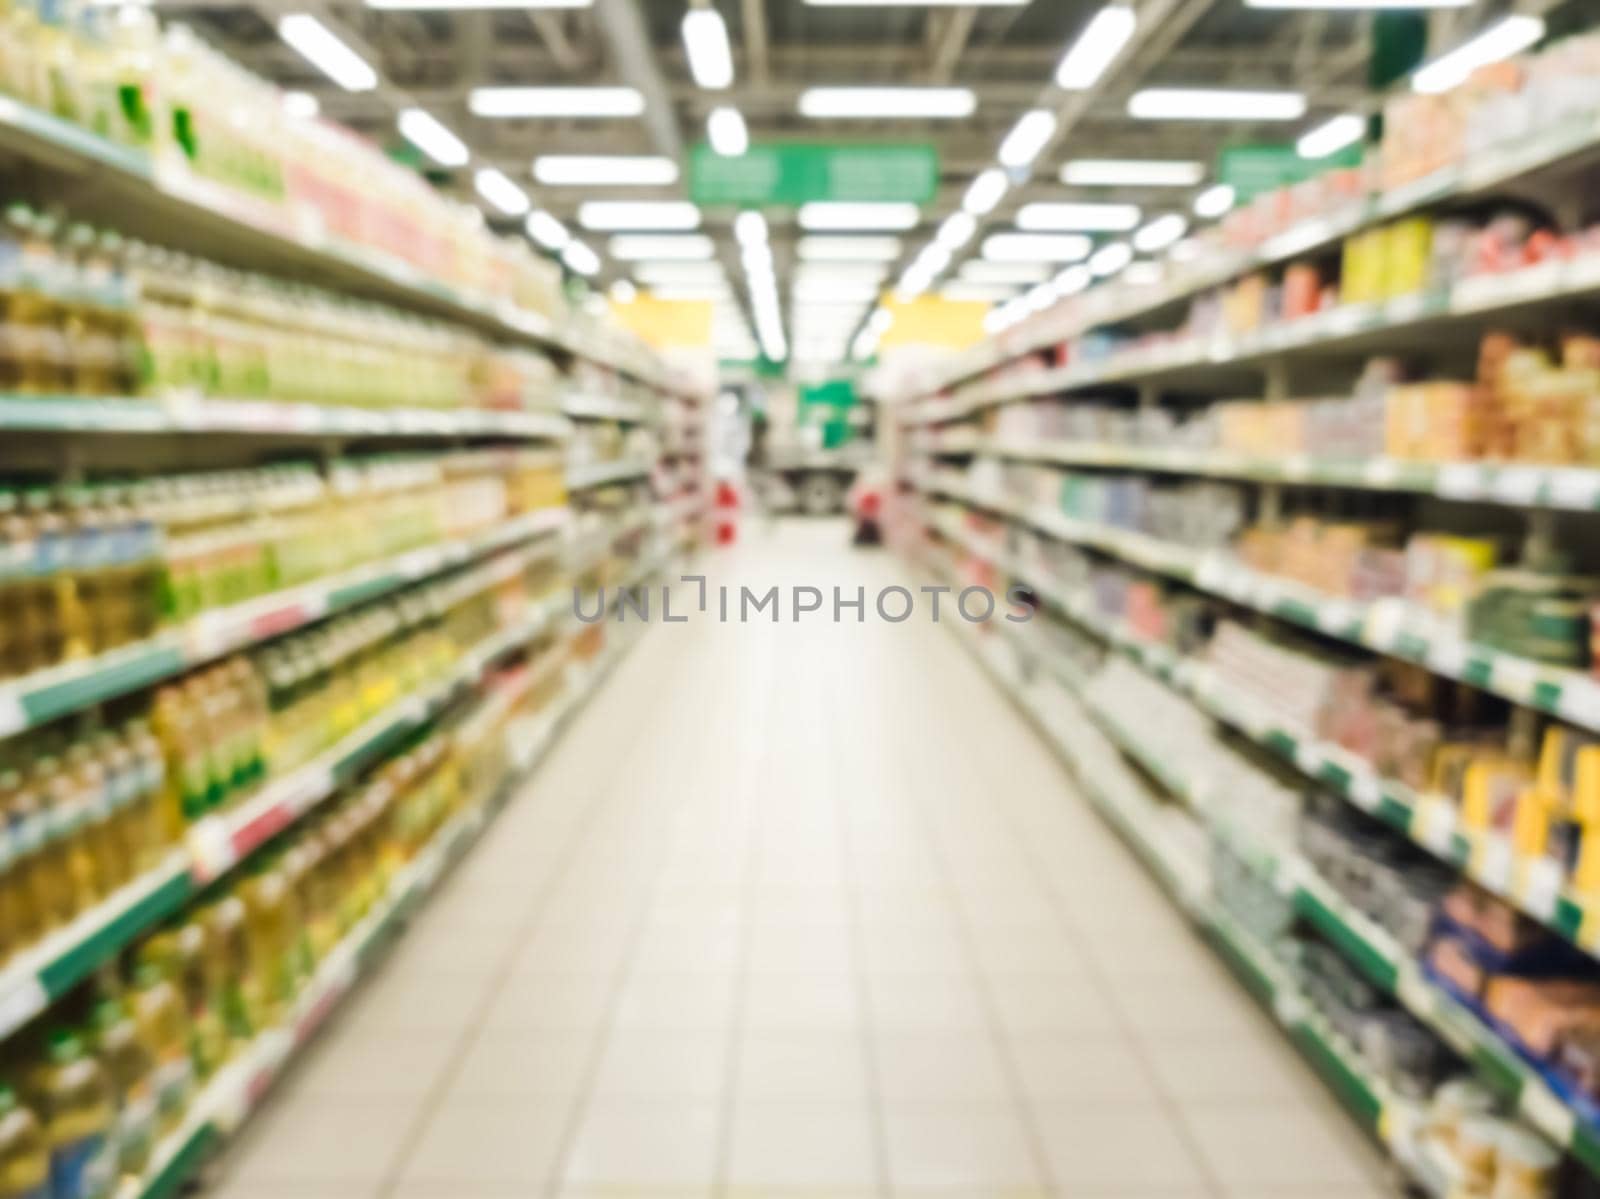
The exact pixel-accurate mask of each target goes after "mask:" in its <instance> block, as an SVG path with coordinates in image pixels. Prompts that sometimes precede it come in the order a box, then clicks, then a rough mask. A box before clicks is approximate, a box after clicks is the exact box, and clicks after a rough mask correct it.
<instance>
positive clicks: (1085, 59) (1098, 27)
mask: <svg viewBox="0 0 1600 1199" xmlns="http://www.w3.org/2000/svg"><path fill="white" fill-rule="evenodd" d="M1138 24H1139V19H1138V17H1136V16H1134V12H1133V9H1131V8H1130V7H1128V6H1127V5H1126V4H1108V5H1106V6H1105V7H1104V8H1102V9H1101V10H1100V11H1099V12H1097V13H1095V14H1094V16H1093V17H1091V18H1090V19H1089V23H1088V24H1087V25H1085V26H1084V27H1083V32H1082V33H1080V34H1079V35H1078V40H1077V41H1075V42H1073V43H1072V46H1071V48H1070V49H1069V50H1068V51H1067V52H1066V54H1064V55H1062V57H1061V63H1060V65H1059V66H1057V67H1056V86H1057V87H1059V88H1065V89H1066V90H1067V91H1069V92H1082V91H1087V90H1088V89H1089V88H1091V87H1093V86H1094V85H1095V84H1096V83H1098V82H1100V76H1102V75H1104V74H1105V72H1106V68H1107V67H1109V66H1110V65H1111V64H1112V63H1113V62H1115V61H1116V59H1117V55H1119V54H1121V53H1122V48H1123V47H1124V46H1126V45H1127V44H1128V39H1129V38H1131V37H1132V36H1133V31H1134V29H1135V28H1137V26H1138Z"/></svg>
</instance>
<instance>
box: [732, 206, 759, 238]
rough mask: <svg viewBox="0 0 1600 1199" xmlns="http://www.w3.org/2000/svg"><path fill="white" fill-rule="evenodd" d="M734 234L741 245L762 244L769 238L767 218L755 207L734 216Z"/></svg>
mask: <svg viewBox="0 0 1600 1199" xmlns="http://www.w3.org/2000/svg"><path fill="white" fill-rule="evenodd" d="M733 236H734V237H735V238H737V239H738V242H739V244H740V245H741V246H752V245H761V244H763V243H765V242H766V240H767V218H766V217H764V216H762V215H761V214H760V213H759V212H756V211H755V210H753V209H749V210H746V211H744V212H741V213H740V214H739V215H738V216H736V217H734V218H733Z"/></svg>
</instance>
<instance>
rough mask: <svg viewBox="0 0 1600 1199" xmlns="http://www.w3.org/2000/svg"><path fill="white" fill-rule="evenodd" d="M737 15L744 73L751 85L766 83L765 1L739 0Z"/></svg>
mask: <svg viewBox="0 0 1600 1199" xmlns="http://www.w3.org/2000/svg"><path fill="white" fill-rule="evenodd" d="M739 13H740V17H741V24H742V25H743V26H744V58H745V71H746V73H747V74H748V75H749V76H750V81H751V82H752V83H757V84H761V83H766V82H767V80H768V79H769V78H770V77H771V66H770V64H769V62H768V59H767V0H740V7H739Z"/></svg>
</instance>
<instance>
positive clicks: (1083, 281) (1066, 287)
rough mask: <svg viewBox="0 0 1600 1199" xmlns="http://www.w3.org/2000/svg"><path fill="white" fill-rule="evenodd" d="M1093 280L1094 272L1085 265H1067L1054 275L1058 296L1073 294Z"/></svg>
mask: <svg viewBox="0 0 1600 1199" xmlns="http://www.w3.org/2000/svg"><path fill="white" fill-rule="evenodd" d="M1093 282H1094V273H1093V272H1092V271H1090V270H1089V268H1088V267H1086V266H1082V265H1079V266H1069V267H1068V268H1067V269H1066V270H1064V271H1062V272H1061V273H1060V274H1059V275H1057V276H1056V277H1055V280H1054V284H1055V289H1056V294H1057V295H1058V296H1062V297H1065V296H1075V295H1077V294H1078V293H1079V292H1080V291H1082V290H1084V288H1086V287H1088V286H1089V284H1091V283H1093Z"/></svg>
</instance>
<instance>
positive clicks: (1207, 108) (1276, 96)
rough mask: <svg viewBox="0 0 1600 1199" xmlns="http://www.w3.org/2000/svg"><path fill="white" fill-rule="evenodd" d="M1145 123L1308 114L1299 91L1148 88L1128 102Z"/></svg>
mask: <svg viewBox="0 0 1600 1199" xmlns="http://www.w3.org/2000/svg"><path fill="white" fill-rule="evenodd" d="M1128 115H1129V116H1132V117H1137V118H1138V119H1139V120H1141V121H1298V120H1299V119H1300V118H1301V117H1303V116H1305V115H1306V98H1305V96H1303V95H1302V94H1301V93H1299V92H1263V91H1250V90H1244V89H1230V88H1209V87H1147V88H1143V89H1141V90H1139V91H1137V92H1134V93H1133V95H1132V96H1131V97H1129V99H1128Z"/></svg>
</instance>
